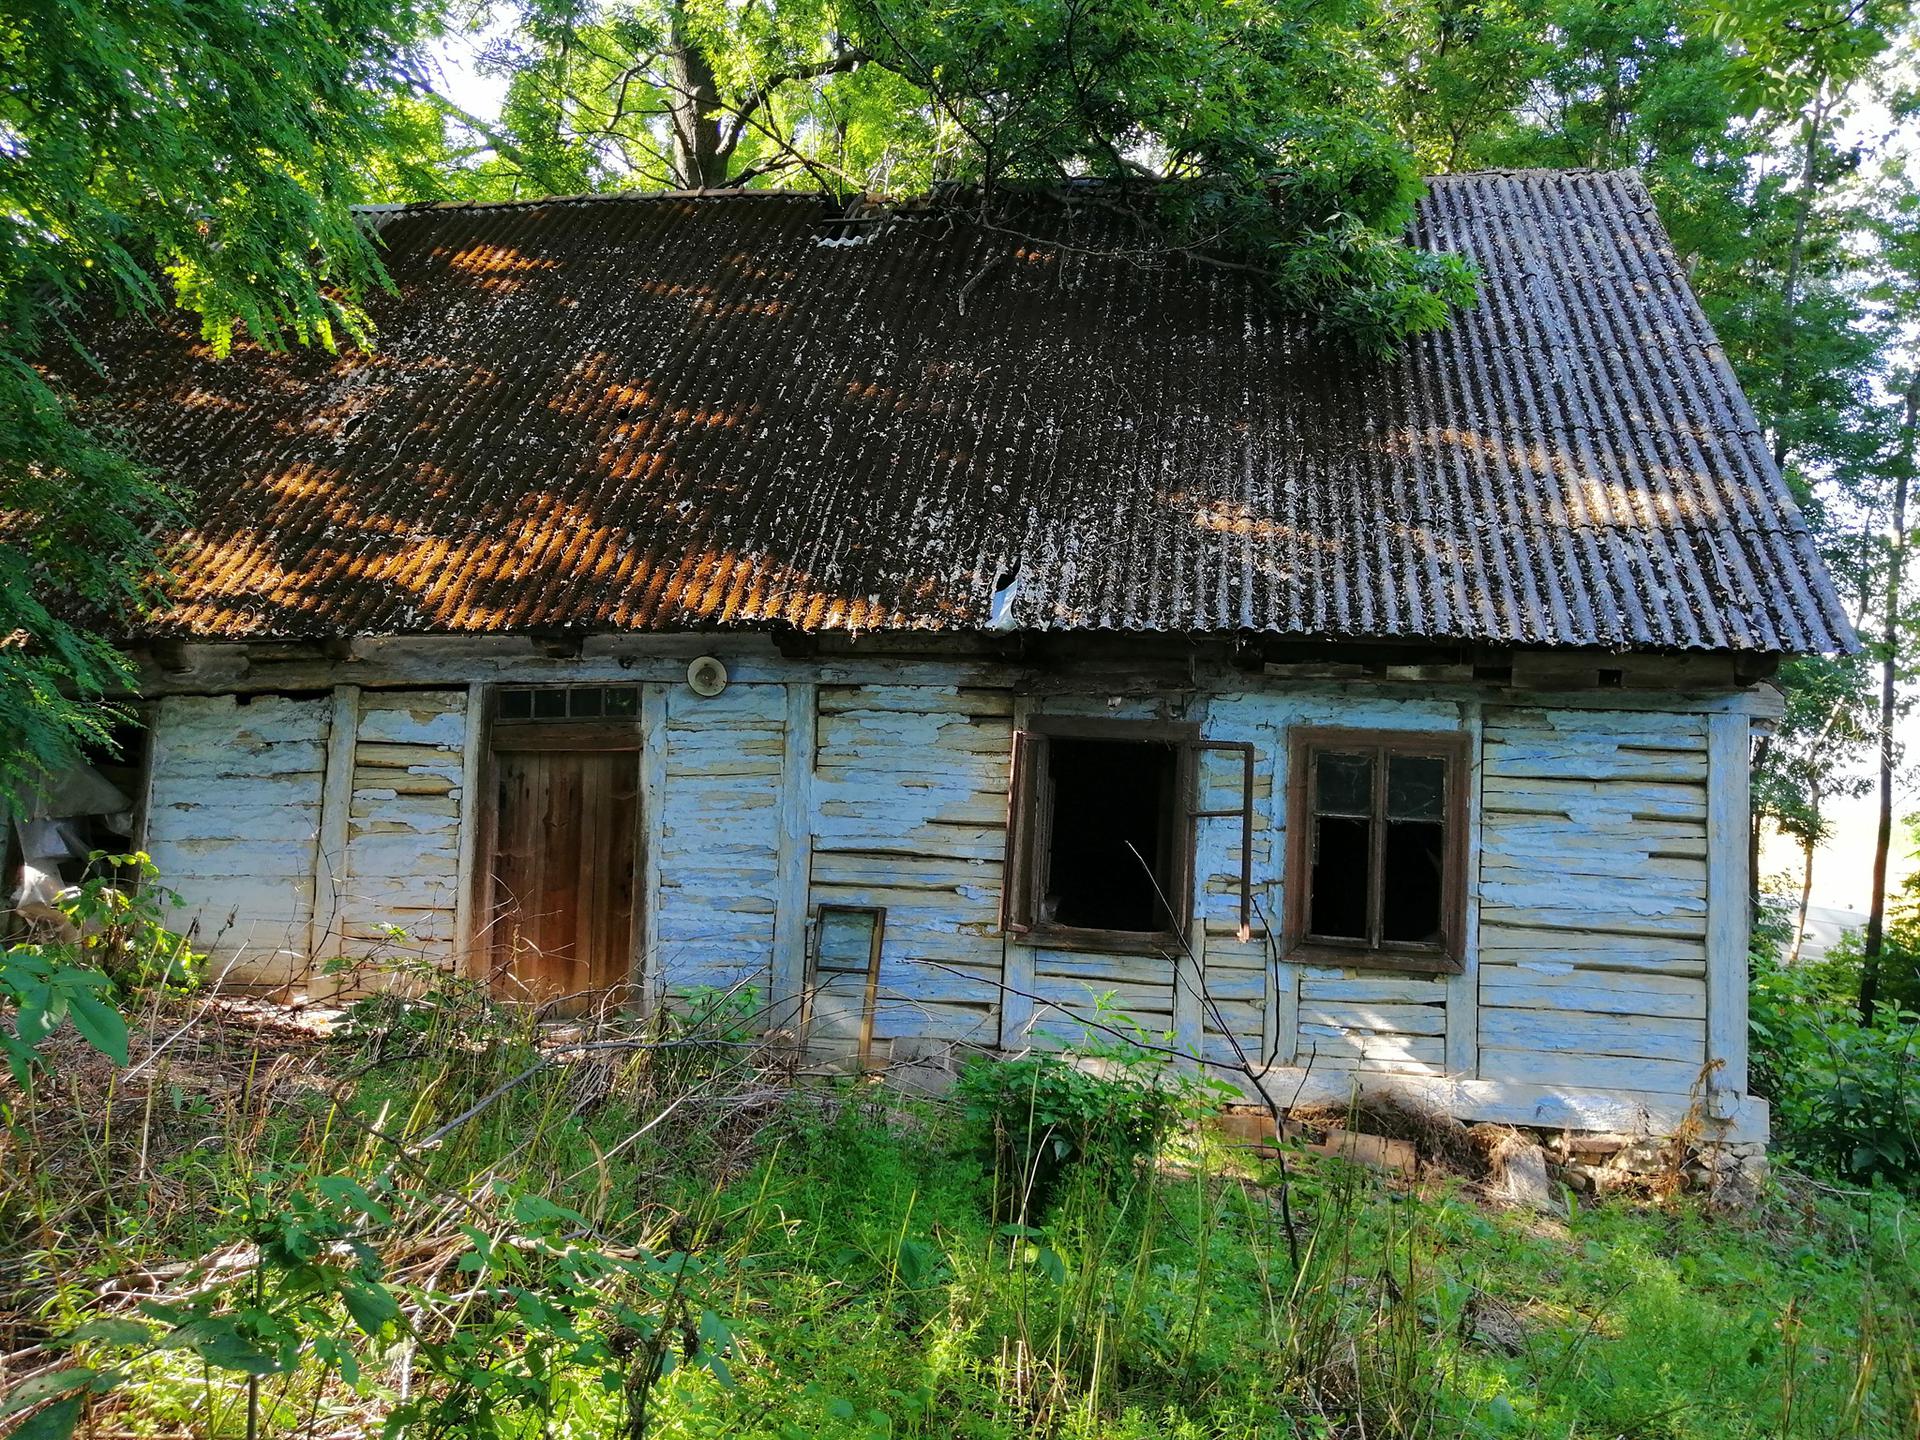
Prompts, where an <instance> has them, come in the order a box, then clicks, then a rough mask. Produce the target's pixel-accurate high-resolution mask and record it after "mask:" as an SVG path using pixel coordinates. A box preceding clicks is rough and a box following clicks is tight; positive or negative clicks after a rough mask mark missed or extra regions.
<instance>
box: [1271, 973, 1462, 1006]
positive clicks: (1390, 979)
mask: <svg viewBox="0 0 1920 1440" xmlns="http://www.w3.org/2000/svg"><path fill="white" fill-rule="evenodd" d="M1298 969H1299V971H1300V999H1301V1003H1303V1004H1309V1003H1313V1002H1316V1001H1329V1000H1363V1001H1367V1002H1369V1003H1372V1004H1380V1003H1386V1002H1392V1001H1401V1002H1405V1003H1409V1004H1414V1005H1444V1004H1446V1003H1447V999H1448V995H1447V981H1446V979H1445V977H1443V976H1437V975H1436V976H1427V975H1370V974H1367V973H1366V972H1364V971H1352V970H1334V969H1329V968H1327V967H1325V966H1320V965H1303V966H1300V967H1298Z"/></svg>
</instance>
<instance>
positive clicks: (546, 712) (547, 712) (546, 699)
mask: <svg viewBox="0 0 1920 1440" xmlns="http://www.w3.org/2000/svg"><path fill="white" fill-rule="evenodd" d="M533 718H534V719H536V720H564V719H566V718H567V692H566V691H564V690H535V691H534V692H533Z"/></svg>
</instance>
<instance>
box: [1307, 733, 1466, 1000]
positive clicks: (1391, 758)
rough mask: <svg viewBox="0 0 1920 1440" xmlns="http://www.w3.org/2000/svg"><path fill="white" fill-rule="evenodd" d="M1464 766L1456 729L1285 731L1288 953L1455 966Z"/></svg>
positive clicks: (1402, 965) (1353, 961)
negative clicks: (1288, 734)
mask: <svg viewBox="0 0 1920 1440" xmlns="http://www.w3.org/2000/svg"><path fill="white" fill-rule="evenodd" d="M1467 763H1468V757H1467V750H1466V740H1465V737H1464V736H1460V735H1444V734H1443V735H1432V734H1421V733H1417V732H1401V731H1379V730H1297V731H1295V732H1294V734H1293V737H1292V756H1291V767H1292V768H1291V776H1292V784H1291V792H1292V793H1291V803H1290V804H1289V807H1288V825H1287V940H1288V956H1289V958H1291V959H1296V960H1318V961H1322V962H1325V963H1328V964H1335V965H1355V966H1372V967H1375V968H1379V969H1385V970H1412V971H1423V972H1429V973H1441V974H1452V973H1454V972H1457V971H1458V970H1459V969H1460V965H1461V958H1462V957H1461V931H1462V919H1463V916H1464V914H1465V897H1466V864H1467V856H1466V814H1467V806H1466V793H1467V792H1466V772H1467Z"/></svg>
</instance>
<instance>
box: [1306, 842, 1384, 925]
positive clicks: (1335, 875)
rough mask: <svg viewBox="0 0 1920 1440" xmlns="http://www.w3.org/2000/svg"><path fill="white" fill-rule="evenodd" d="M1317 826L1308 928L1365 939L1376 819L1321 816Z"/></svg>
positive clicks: (1309, 898)
mask: <svg viewBox="0 0 1920 1440" xmlns="http://www.w3.org/2000/svg"><path fill="white" fill-rule="evenodd" d="M1313 825H1314V835H1313V882H1312V883H1313V888H1312V891H1311V893H1310V895H1309V897H1308V906H1309V910H1308V915H1307V929H1308V931H1309V932H1310V933H1311V934H1314V935H1328V936H1332V937H1334V938H1337V939H1342V940H1365V939H1367V938H1368V935H1367V868H1368V865H1369V863H1370V855H1369V849H1370V841H1371V837H1372V832H1373V825H1372V822H1370V821H1367V820H1359V819H1352V818H1349V817H1347V816H1344V815H1318V816H1315V817H1314V821H1313Z"/></svg>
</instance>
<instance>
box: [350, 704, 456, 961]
mask: <svg viewBox="0 0 1920 1440" xmlns="http://www.w3.org/2000/svg"><path fill="white" fill-rule="evenodd" d="M358 709H359V716H358V727H357V730H356V732H355V744H354V748H353V754H352V770H351V774H352V789H351V794H350V796H349V798H348V801H347V815H346V863H345V865H344V866H342V867H340V868H339V869H338V870H337V871H336V872H335V874H336V877H337V885H338V894H337V898H336V900H335V905H334V910H333V916H332V919H331V921H330V922H326V923H324V924H323V934H324V936H325V938H324V940H323V941H322V942H321V943H322V944H323V945H327V946H330V947H331V948H332V949H333V950H334V952H335V953H339V954H343V955H346V956H349V957H352V958H360V957H365V956H374V957H379V956H384V955H396V956H406V957H409V958H411V959H415V960H422V961H429V962H432V963H437V964H444V963H449V962H451V961H452V959H453V958H454V948H453V942H454V922H455V917H456V915H457V913H458V910H459V894H460V819H461V807H462V803H463V800H464V798H465V797H464V793H463V789H462V769H463V765H464V761H465V755H466V745H467V692H466V691H465V690H362V691H361V692H360V694H359V707H358ZM325 879H326V877H325V876H323V877H322V886H323V894H322V910H321V915H322V917H323V922H324V917H325V916H326V908H325V899H326V896H325V894H324V885H325ZM328 932H330V933H328Z"/></svg>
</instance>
